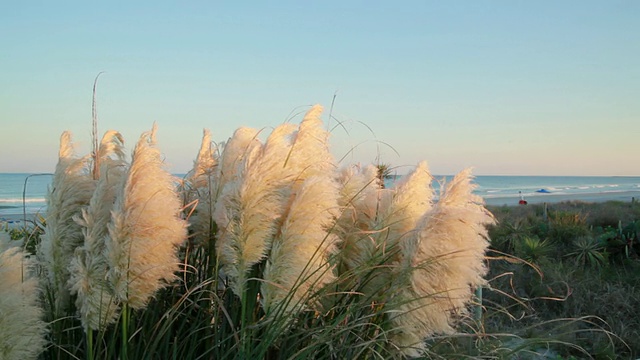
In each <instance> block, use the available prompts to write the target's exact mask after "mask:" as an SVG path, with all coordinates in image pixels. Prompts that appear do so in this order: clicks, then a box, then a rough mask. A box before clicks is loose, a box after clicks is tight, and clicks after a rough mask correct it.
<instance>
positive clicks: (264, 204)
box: [214, 124, 297, 296]
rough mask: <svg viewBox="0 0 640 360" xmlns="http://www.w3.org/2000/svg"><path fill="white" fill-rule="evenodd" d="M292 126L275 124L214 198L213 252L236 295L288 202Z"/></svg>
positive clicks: (292, 175) (261, 255)
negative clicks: (214, 236) (214, 239)
mask: <svg viewBox="0 0 640 360" xmlns="http://www.w3.org/2000/svg"><path fill="white" fill-rule="evenodd" d="M295 128H296V126H294V125H291V124H283V125H280V126H278V127H277V128H275V129H274V130H273V132H272V133H271V134H270V135H269V137H268V138H267V141H266V143H265V145H264V146H263V147H261V148H257V147H256V148H253V149H252V151H251V153H249V154H248V155H246V156H245V158H244V161H242V162H241V164H242V167H241V168H240V169H239V171H238V173H237V176H236V177H235V179H233V181H230V182H228V183H227V184H226V186H225V187H224V190H223V193H222V195H221V197H220V199H219V201H218V202H216V205H215V210H214V220H215V221H216V224H217V225H218V227H219V232H218V240H217V242H216V250H217V253H218V256H219V258H220V262H221V264H222V266H223V267H222V270H223V271H224V273H225V275H226V276H228V278H229V281H230V285H231V288H232V290H233V291H234V292H235V293H236V294H237V295H238V296H242V293H243V289H244V285H245V284H244V282H245V278H246V275H247V273H248V272H249V270H250V269H251V267H252V266H253V265H254V264H256V263H258V262H259V261H261V260H262V259H264V257H265V256H266V254H267V251H268V249H269V244H270V242H271V240H272V238H273V236H274V235H275V232H276V231H277V223H278V221H279V219H280V218H281V216H282V213H283V212H284V206H285V205H286V203H287V201H288V200H289V197H290V189H289V188H288V187H287V185H289V184H291V183H292V182H293V181H294V179H295V175H297V174H295V173H294V172H293V171H292V167H291V166H287V165H286V161H287V158H288V156H289V154H290V150H291V136H292V134H293V132H294V131H295ZM226 151H227V149H226V148H225V153H226ZM224 156H226V154H225V155H224Z"/></svg>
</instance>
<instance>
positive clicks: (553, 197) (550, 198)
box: [485, 191, 640, 206]
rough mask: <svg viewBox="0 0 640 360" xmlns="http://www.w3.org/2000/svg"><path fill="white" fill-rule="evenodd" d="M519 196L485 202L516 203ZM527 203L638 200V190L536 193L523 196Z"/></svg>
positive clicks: (639, 193) (639, 197)
mask: <svg viewBox="0 0 640 360" xmlns="http://www.w3.org/2000/svg"><path fill="white" fill-rule="evenodd" d="M518 200H519V198H514V197H495V198H486V199H485V203H486V204H487V205H492V206H501V205H518ZM525 200H526V201H527V203H529V204H543V203H550V204H552V203H559V202H563V201H581V202H587V203H597V202H605V201H623V202H631V201H634V200H635V201H640V191H624V192H603V193H592V194H553V193H552V194H536V195H534V196H528V197H526V198H525Z"/></svg>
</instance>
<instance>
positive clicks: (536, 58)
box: [0, 0, 640, 176]
mask: <svg viewBox="0 0 640 360" xmlns="http://www.w3.org/2000/svg"><path fill="white" fill-rule="evenodd" d="M638 19H640V2H635V1H611V2H603V1H591V0H587V1H563V2H553V1H541V2H531V3H527V2H510V1H495V2H476V1H457V2H442V3H440V2H424V1H404V2H397V3H393V4H391V3H388V4H377V3H372V2H364V1H324V2H321V3H317V4H307V3H301V2H295V1H281V2H277V3H263V4H252V5H251V6H247V5H245V6H242V5H239V4H236V3H233V4H232V3H228V4H227V3H218V2H188V3H181V4H166V3H157V2H148V3H130V2H120V1H114V2H107V3H88V2H66V1H63V2H52V3H48V2H42V3H38V4H35V3H31V2H28V3H23V2H13V3H9V4H6V5H5V6H4V7H3V11H2V13H0V32H1V33H2V34H3V36H2V38H0V46H1V48H2V52H0V67H1V68H2V71H1V72H0V125H1V129H2V130H1V131H0V173H1V172H27V173H35V172H53V170H54V169H55V164H56V162H57V153H58V145H59V138H60V135H61V134H62V132H63V131H64V130H69V131H71V132H72V133H73V139H74V142H76V143H77V145H78V153H79V155H86V154H88V152H89V151H90V144H91V96H92V93H91V90H92V86H93V81H94V78H95V77H96V76H97V75H98V73H100V72H104V73H103V74H102V75H101V76H100V78H99V81H98V90H97V104H98V117H99V124H98V126H99V132H100V135H102V133H104V132H105V131H106V130H108V129H114V130H118V131H120V132H121V133H122V134H123V136H124V138H125V145H126V146H127V149H128V150H129V152H130V151H131V150H132V148H133V145H134V144H135V143H136V141H137V140H138V138H139V136H140V135H141V134H142V133H143V132H144V131H147V130H149V129H151V126H152V125H153V123H154V122H155V123H157V125H158V133H157V139H158V147H159V148H160V150H161V151H162V153H163V154H164V156H165V159H166V162H167V164H168V167H169V170H170V171H171V172H173V173H185V172H187V171H188V170H189V169H190V168H191V167H192V165H193V161H194V159H195V157H196V155H197V153H198V150H199V146H200V141H201V138H202V130H203V129H204V128H207V129H210V130H211V134H212V138H213V139H214V140H215V141H225V140H227V138H228V137H229V136H231V135H232V133H233V131H234V130H235V129H236V128H238V127H240V126H249V127H254V128H258V129H263V128H264V133H265V134H266V133H268V132H269V131H270V129H272V128H273V127H275V126H277V125H278V124H280V123H282V122H283V121H286V120H288V119H289V118H290V117H291V116H292V115H295V114H297V115H296V116H294V117H293V119H291V120H290V121H294V122H299V121H300V120H301V116H302V114H301V112H302V113H304V111H305V110H306V109H308V108H309V107H310V105H312V104H316V103H319V104H322V105H323V106H324V108H325V112H324V115H323V119H324V120H325V123H326V124H327V126H328V127H329V128H332V129H333V130H332V134H333V136H332V139H331V144H332V150H333V152H334V155H335V156H336V158H338V159H340V158H342V157H343V156H345V158H344V160H343V161H342V163H341V164H351V163H362V164H370V163H376V162H381V163H386V164H390V165H391V166H392V167H397V172H398V173H400V174H404V173H406V172H408V171H409V169H410V168H411V167H413V166H416V165H417V164H418V162H419V161H421V160H426V161H427V163H428V164H429V168H430V170H431V172H432V173H434V174H446V175H449V174H453V173H456V172H459V171H461V170H462V169H464V168H467V167H473V168H474V174H475V175H547V176H550V175H551V176H552V175H557V176H571V175H576V176H640V161H639V160H640V138H639V137H638V134H639V133H640V102H639V101H638V99H640V62H639V61H638V59H640V22H639V21H638ZM334 95H335V102H333V100H334ZM332 102H333V108H332ZM331 108H332V110H331ZM330 110H331V114H332V116H333V117H334V118H331V119H330V118H329V112H330ZM338 121H339V122H340V125H338Z"/></svg>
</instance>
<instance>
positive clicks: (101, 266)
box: [69, 131, 127, 330]
mask: <svg viewBox="0 0 640 360" xmlns="http://www.w3.org/2000/svg"><path fill="white" fill-rule="evenodd" d="M124 157H125V155H124V146H123V139H122V136H121V135H120V134H119V133H117V132H115V131H109V132H107V133H106V134H105V135H104V137H103V138H102V141H101V145H100V149H99V152H98V159H99V164H100V171H99V174H100V177H99V179H98V183H97V186H96V190H95V192H94V193H93V196H92V197H91V201H90V202H89V206H88V207H87V208H85V209H83V210H82V217H81V218H77V219H76V220H77V221H78V223H79V224H81V225H82V226H83V233H84V245H82V246H81V247H78V248H77V249H76V251H75V254H74V257H73V258H72V259H71V263H70V264H69V272H70V274H71V277H70V280H69V287H70V289H71V294H77V298H76V309H78V312H79V313H80V319H81V321H82V324H83V327H84V328H85V330H86V329H93V330H96V329H101V330H103V329H104V328H105V327H106V326H107V325H109V324H111V323H113V322H114V321H115V319H116V317H117V315H118V309H119V305H118V303H117V299H116V298H115V295H114V292H113V290H112V289H111V288H110V287H109V284H108V282H107V281H106V274H107V270H108V261H107V258H106V257H105V238H106V237H107V236H108V228H107V225H108V224H109V221H110V220H111V210H112V209H113V204H114V201H115V196H116V191H117V187H118V186H120V185H122V181H123V178H124V175H125V173H126V168H127V163H126V161H125V159H124Z"/></svg>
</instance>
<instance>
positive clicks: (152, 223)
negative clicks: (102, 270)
mask: <svg viewBox="0 0 640 360" xmlns="http://www.w3.org/2000/svg"><path fill="white" fill-rule="evenodd" d="M155 131H156V127H155V125H154V127H153V129H152V130H151V131H150V132H148V133H144V134H143V135H142V136H141V138H140V140H139V141H138V143H137V145H136V147H135V149H134V151H133V156H132V162H131V166H130V168H129V170H128V173H127V175H126V177H125V181H124V183H122V186H121V187H120V188H119V189H118V193H117V194H116V200H115V205H114V210H113V212H112V217H111V222H110V223H109V225H108V228H109V236H108V237H107V241H106V253H107V258H108V261H109V271H108V273H107V278H108V280H109V282H110V284H111V286H112V287H113V289H114V292H115V296H116V298H117V299H118V300H119V301H122V302H124V303H126V304H127V305H128V306H129V307H131V308H133V309H141V308H144V307H145V306H146V304H147V302H148V301H149V299H150V298H151V297H152V296H153V295H154V294H155V292H156V291H158V290H159V289H161V288H163V287H164V286H166V285H167V284H168V283H170V282H172V281H173V280H175V279H176V276H175V274H174V273H175V272H176V271H177V270H179V260H178V258H177V257H176V250H177V247H178V246H180V244H182V243H183V242H184V240H185V239H186V221H184V220H182V219H181V218H180V211H181V202H180V199H179V197H178V195H177V193H176V191H175V184H176V181H175V179H174V178H173V176H171V174H169V173H168V172H167V171H165V170H164V168H163V162H162V160H161V156H160V151H159V150H158V149H157V148H156V147H155V143H156V141H155Z"/></svg>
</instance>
